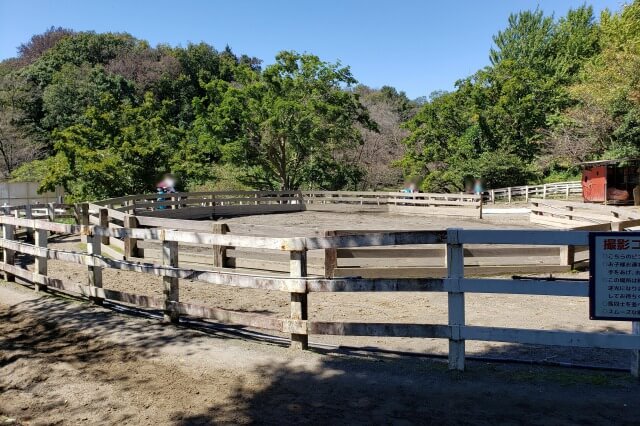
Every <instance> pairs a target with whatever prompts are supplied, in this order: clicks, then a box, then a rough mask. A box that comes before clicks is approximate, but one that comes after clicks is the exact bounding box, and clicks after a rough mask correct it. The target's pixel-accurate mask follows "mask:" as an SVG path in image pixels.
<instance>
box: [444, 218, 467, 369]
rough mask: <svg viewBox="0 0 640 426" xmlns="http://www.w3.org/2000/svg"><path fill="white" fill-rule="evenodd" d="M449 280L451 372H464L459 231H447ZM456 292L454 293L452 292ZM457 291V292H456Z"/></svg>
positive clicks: (461, 264) (462, 268)
mask: <svg viewBox="0 0 640 426" xmlns="http://www.w3.org/2000/svg"><path fill="white" fill-rule="evenodd" d="M446 259H447V278H449V283H450V284H452V285H454V288H453V289H451V288H450V289H449V292H448V294H447V296H448V305H449V306H448V310H449V329H450V330H451V337H450V338H449V370H459V371H463V370H464V356H465V354H464V352H465V341H464V339H462V337H461V329H462V327H464V324H465V315H464V314H465V312H464V293H462V292H460V291H459V290H460V288H459V286H460V282H459V280H460V279H461V278H463V277H464V247H463V245H462V244H459V243H458V229H448V230H447V257H446ZM451 290H454V291H451ZM455 290H457V291H455Z"/></svg>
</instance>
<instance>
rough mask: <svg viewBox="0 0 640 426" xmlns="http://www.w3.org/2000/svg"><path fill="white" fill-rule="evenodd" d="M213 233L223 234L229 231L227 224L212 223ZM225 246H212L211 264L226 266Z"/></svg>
mask: <svg viewBox="0 0 640 426" xmlns="http://www.w3.org/2000/svg"><path fill="white" fill-rule="evenodd" d="M211 232H213V233H214V234H220V235H224V234H227V233H229V225H227V224H226V223H217V222H216V223H214V224H213V226H212V229H211ZM227 248H228V247H227V246H219V245H214V246H213V266H214V267H216V268H225V267H226V266H227Z"/></svg>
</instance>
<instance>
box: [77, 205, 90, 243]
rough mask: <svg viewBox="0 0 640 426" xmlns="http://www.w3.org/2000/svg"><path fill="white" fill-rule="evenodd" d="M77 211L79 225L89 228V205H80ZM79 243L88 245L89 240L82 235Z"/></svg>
mask: <svg viewBox="0 0 640 426" xmlns="http://www.w3.org/2000/svg"><path fill="white" fill-rule="evenodd" d="M78 210H79V212H78V213H79V217H78V219H79V220H80V225H82V226H89V204H87V203H82V204H80V208H79V209H78ZM80 241H82V242H83V243H87V244H88V243H89V238H88V237H87V235H86V234H82V236H81V237H80Z"/></svg>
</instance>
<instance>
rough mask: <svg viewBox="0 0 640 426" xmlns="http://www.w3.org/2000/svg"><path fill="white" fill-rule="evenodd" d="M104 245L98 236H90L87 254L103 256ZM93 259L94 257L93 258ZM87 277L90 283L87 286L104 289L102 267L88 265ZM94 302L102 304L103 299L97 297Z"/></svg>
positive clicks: (93, 264) (93, 299)
mask: <svg viewBox="0 0 640 426" xmlns="http://www.w3.org/2000/svg"><path fill="white" fill-rule="evenodd" d="M101 248H102V244H101V243H100V238H99V237H98V236H90V237H88V238H87V253H88V254H89V255H97V256H100V254H101ZM91 257H93V256H91ZM87 275H88V281H87V284H88V285H89V286H91V287H98V288H101V287H102V267H101V266H99V265H96V264H95V263H92V264H89V265H87ZM92 301H93V302H94V303H96V304H98V305H101V304H102V298H100V297H95V298H92Z"/></svg>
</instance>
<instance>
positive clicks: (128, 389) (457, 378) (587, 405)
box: [0, 284, 640, 425]
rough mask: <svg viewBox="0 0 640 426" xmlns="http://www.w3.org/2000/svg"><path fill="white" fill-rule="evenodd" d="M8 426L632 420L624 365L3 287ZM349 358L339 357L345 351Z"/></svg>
mask: <svg viewBox="0 0 640 426" xmlns="http://www.w3.org/2000/svg"><path fill="white" fill-rule="evenodd" d="M0 301H1V302H0V422H2V423H3V424H15V423H18V424H29V425H45V424H46V425H49V424H64V425H66V424H69V425H71V424H73V425H75V424H92V425H93V424H96V425H102V424H105V425H106V424H109V425H111V424H142V425H151V424H153V425H213V424H249V423H253V424H274V425H275V424H278V425H282V424H319V423H322V424H337V423H340V424H363V425H364V424H434V423H435V424H464V425H466V424H474V425H478V424H480V425H483V424H486V425H495V424H535V425H569V424H581V425H582V424H587V425H588V424H593V425H606V424H616V425H627V424H628V425H631V424H637V422H638V419H639V418H640V406H638V404H637V398H638V395H639V394H640V384H638V383H637V382H636V381H633V380H631V379H630V376H629V375H628V374H618V373H606V374H605V373H598V372H592V371H584V370H567V369H562V368H550V367H545V368H542V367H530V366H510V365H498V364H484V363H478V362H470V363H469V367H468V371H467V372H465V373H463V374H460V373H452V372H448V371H446V366H445V364H443V363H441V362H436V361H430V360H426V359H421V358H407V357H402V358H393V357H388V356H372V355H371V356H358V355H357V354H353V353H350V354H347V353H345V352H344V351H336V350H331V351H321V350H314V351H307V352H298V351H292V350H290V349H287V348H284V347H281V346H279V345H276V344H273V343H267V342H263V341H257V340H252V339H250V338H248V337H247V336H242V337H241V338H238V336H237V334H236V333H234V332H233V330H230V329H222V328H218V327H214V326H210V327H205V328H204V329H203V331H201V332H199V331H194V330H189V329H184V328H180V327H175V326H171V325H161V324H159V323H158V322H157V321H155V320H150V319H148V318H136V317H134V316H131V315H121V314H118V313H115V312H113V311H109V310H107V309H104V308H98V307H93V306H90V305H89V304H88V303H84V302H83V303H80V302H75V301H70V300H62V299H60V298H52V297H48V296H45V297H41V298H36V297H35V296H34V294H33V293H32V292H27V291H26V290H25V289H24V288H21V287H19V286H17V285H10V284H0ZM347 355H348V356H347Z"/></svg>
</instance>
